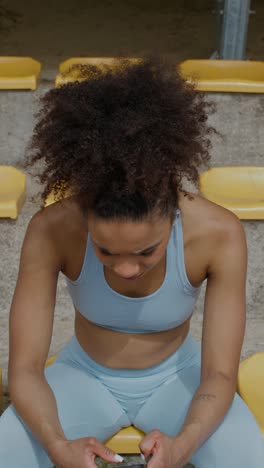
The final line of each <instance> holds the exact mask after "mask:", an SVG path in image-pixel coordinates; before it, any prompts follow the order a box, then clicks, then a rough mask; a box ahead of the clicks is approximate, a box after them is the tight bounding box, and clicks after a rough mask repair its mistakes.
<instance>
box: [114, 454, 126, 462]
mask: <svg viewBox="0 0 264 468" xmlns="http://www.w3.org/2000/svg"><path fill="white" fill-rule="evenodd" d="M114 459H115V461H117V462H122V461H123V460H124V458H123V457H121V456H120V455H118V454H117V453H116V454H115V456H114Z"/></svg>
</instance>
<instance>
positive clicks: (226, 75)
mask: <svg viewBox="0 0 264 468" xmlns="http://www.w3.org/2000/svg"><path fill="white" fill-rule="evenodd" d="M180 71H181V74H182V76H183V77H184V78H185V79H187V80H188V81H195V82H196V87H197V89H198V90H200V91H213V92H228V93H264V62H257V61H250V60H186V61H185V62H182V63H181V65H180Z"/></svg>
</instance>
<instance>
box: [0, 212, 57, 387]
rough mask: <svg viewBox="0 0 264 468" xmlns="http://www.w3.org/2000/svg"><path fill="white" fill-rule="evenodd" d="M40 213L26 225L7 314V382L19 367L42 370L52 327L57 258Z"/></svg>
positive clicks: (49, 230) (48, 231)
mask: <svg viewBox="0 0 264 468" xmlns="http://www.w3.org/2000/svg"><path fill="white" fill-rule="evenodd" d="M56 244H57V243H56V241H55V239H54V236H53V235H52V234H51V229H50V227H49V226H48V224H47V222H46V218H45V215H43V214H42V213H41V212H40V213H38V214H37V215H35V216H34V217H33V218H32V220H31V222H30V223H29V226H28V229H27V232H26V236H25V239H24V243H23V247H22V251H21V258H20V266H19V274H18V279H17V284H16V288H15V293H14V296H13V301H12V305H11V311H10V324H9V330H10V345H9V348H10V355H9V378H11V379H12V375H13V374H14V373H15V372H16V371H17V370H18V369H21V368H23V367H27V368H36V369H39V370H41V369H43V368H44V365H45V361H46V357H47V354H48V350H49V346H50V341H51V336H52V326H53V316H54V306H55V297H56V287H57V278H58V274H59V271H60V268H61V258H60V257H61V255H60V253H59V251H58V248H57V245H56Z"/></svg>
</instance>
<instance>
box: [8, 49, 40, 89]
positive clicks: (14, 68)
mask: <svg viewBox="0 0 264 468" xmlns="http://www.w3.org/2000/svg"><path fill="white" fill-rule="evenodd" d="M40 70H41V64H40V62H38V61H37V60H34V59H32V58H30V57H0V89H36V87H37V82H38V77H39V74H40Z"/></svg>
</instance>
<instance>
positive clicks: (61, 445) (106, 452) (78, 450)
mask: <svg viewBox="0 0 264 468" xmlns="http://www.w3.org/2000/svg"><path fill="white" fill-rule="evenodd" d="M49 453H50V457H51V459H52V461H53V462H54V463H55V465H56V468H97V466H96V464H95V461H94V459H95V457H96V455H98V456H100V457H101V458H103V459H104V460H106V461H108V462H110V463H116V462H120V461H122V457H120V455H117V454H116V453H115V452H113V450H111V449H109V448H107V447H105V446H104V445H103V444H101V443H100V442H99V441H98V440H97V439H96V438H95V437H84V438H82V439H76V440H57V441H55V442H53V444H51V445H50V446H49Z"/></svg>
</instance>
